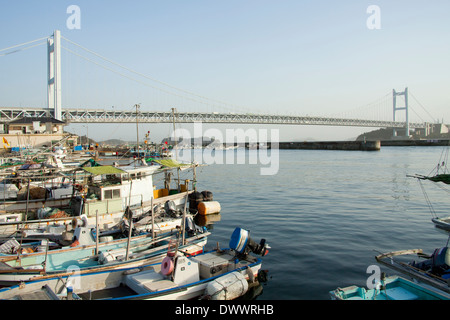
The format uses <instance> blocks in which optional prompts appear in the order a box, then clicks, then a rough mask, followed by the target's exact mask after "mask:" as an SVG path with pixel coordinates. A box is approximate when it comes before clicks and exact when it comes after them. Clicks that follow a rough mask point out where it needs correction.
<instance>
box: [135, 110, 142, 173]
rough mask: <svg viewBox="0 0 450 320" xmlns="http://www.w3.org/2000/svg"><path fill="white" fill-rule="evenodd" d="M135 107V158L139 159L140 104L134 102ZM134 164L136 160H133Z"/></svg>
mask: <svg viewBox="0 0 450 320" xmlns="http://www.w3.org/2000/svg"><path fill="white" fill-rule="evenodd" d="M135 107H136V150H137V159H138V160H140V159H141V154H140V153H139V119H138V116H139V113H138V110H139V107H140V105H138V104H135ZM135 165H136V162H135Z"/></svg>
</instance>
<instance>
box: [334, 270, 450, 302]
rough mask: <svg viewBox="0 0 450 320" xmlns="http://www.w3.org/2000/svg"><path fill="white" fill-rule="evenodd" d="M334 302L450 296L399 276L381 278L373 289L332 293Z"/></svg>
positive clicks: (350, 288) (353, 288)
mask: <svg viewBox="0 0 450 320" xmlns="http://www.w3.org/2000/svg"><path fill="white" fill-rule="evenodd" d="M330 296H331V299H332V300H449V299H450V294H448V293H446V292H443V291H441V290H439V289H437V288H434V287H431V286H428V285H426V284H421V283H418V282H413V281H410V280H407V279H405V278H402V277H399V276H391V277H383V276H382V277H381V280H380V282H378V283H377V284H376V285H375V287H374V288H373V289H367V288H364V287H358V286H349V287H345V288H337V289H335V290H333V291H330Z"/></svg>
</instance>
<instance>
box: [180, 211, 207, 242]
mask: <svg viewBox="0 0 450 320" xmlns="http://www.w3.org/2000/svg"><path fill="white" fill-rule="evenodd" d="M185 226H186V229H185V230H186V233H187V234H188V236H190V237H192V236H195V235H197V234H201V233H203V232H205V229H206V228H205V229H204V228H202V227H200V226H198V225H196V224H195V222H194V219H192V217H190V216H188V217H186V220H185Z"/></svg>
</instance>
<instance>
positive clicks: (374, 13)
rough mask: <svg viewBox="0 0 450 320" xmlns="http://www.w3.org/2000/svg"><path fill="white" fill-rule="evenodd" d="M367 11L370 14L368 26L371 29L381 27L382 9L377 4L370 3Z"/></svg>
mask: <svg viewBox="0 0 450 320" xmlns="http://www.w3.org/2000/svg"><path fill="white" fill-rule="evenodd" d="M366 12H367V13H368V14H370V16H369V17H368V18H367V20H366V26H367V28H368V29H369V30H375V29H376V30H379V29H381V9H380V7H379V6H377V5H370V6H368V7H367V10H366Z"/></svg>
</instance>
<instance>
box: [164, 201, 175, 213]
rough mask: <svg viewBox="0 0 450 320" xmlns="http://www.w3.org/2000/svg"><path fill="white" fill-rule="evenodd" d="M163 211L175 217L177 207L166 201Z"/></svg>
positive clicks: (173, 203)
mask: <svg viewBox="0 0 450 320" xmlns="http://www.w3.org/2000/svg"><path fill="white" fill-rule="evenodd" d="M164 210H165V211H166V213H167V214H169V215H171V216H176V214H177V206H176V205H175V202H173V201H172V200H168V201H166V203H165V204H164Z"/></svg>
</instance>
